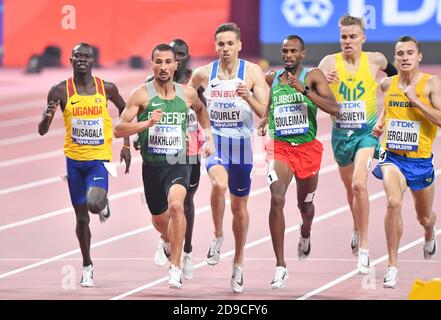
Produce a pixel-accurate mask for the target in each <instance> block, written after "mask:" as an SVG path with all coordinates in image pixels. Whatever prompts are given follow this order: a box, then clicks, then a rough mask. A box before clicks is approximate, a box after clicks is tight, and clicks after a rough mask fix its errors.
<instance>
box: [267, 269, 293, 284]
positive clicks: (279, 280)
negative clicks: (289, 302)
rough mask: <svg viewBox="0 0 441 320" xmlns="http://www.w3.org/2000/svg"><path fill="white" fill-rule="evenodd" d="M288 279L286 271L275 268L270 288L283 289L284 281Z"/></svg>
mask: <svg viewBox="0 0 441 320" xmlns="http://www.w3.org/2000/svg"><path fill="white" fill-rule="evenodd" d="M288 278H289V275H288V269H286V268H285V267H282V266H279V267H276V272H275V273H274V278H273V281H271V288H273V289H281V288H284V287H285V280H286V279H288Z"/></svg>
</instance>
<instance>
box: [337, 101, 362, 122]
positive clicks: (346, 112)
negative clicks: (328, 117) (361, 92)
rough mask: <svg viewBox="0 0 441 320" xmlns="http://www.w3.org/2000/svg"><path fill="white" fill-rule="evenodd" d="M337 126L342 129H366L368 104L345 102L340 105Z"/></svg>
mask: <svg viewBox="0 0 441 320" xmlns="http://www.w3.org/2000/svg"><path fill="white" fill-rule="evenodd" d="M338 107H339V111H338V114H337V115H336V116H335V126H336V127H337V128H340V129H364V128H366V127H367V122H366V103H365V102H364V101H345V102H339V103H338Z"/></svg>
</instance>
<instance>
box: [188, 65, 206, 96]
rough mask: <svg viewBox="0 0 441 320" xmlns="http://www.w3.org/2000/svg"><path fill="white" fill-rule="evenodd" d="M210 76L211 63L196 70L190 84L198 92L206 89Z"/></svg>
mask: <svg viewBox="0 0 441 320" xmlns="http://www.w3.org/2000/svg"><path fill="white" fill-rule="evenodd" d="M209 77H210V64H208V65H205V66H202V67H199V68H197V69H195V70H194V72H193V75H192V76H191V79H190V81H189V82H188V86H189V87H192V88H195V89H196V90H197V91H198V92H199V91H200V90H202V91H203V90H205V89H206V88H207V85H208V78H209Z"/></svg>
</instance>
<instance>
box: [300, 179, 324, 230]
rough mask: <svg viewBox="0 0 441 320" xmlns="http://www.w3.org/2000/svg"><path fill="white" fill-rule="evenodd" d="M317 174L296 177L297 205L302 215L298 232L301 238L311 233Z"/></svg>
mask: <svg viewBox="0 0 441 320" xmlns="http://www.w3.org/2000/svg"><path fill="white" fill-rule="evenodd" d="M318 176H319V175H318V174H315V175H313V176H311V177H309V178H306V179H300V178H297V177H296V183H297V207H298V208H299V209H300V213H301V215H302V220H303V224H302V228H301V230H300V234H301V235H302V237H303V238H309V236H310V233H311V226H312V221H313V219H314V214H315V208H314V203H313V200H314V196H315V191H316V190H317V185H318Z"/></svg>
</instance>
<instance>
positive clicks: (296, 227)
mask: <svg viewBox="0 0 441 320" xmlns="http://www.w3.org/2000/svg"><path fill="white" fill-rule="evenodd" d="M266 191H268V190H266ZM382 196H384V192H378V193H376V194H374V195H372V196H371V197H369V200H375V199H378V198H380V197H382ZM347 210H349V206H348V205H346V206H342V207H340V208H337V209H335V210H332V211H329V212H327V213H325V214H322V215H320V216H318V217H316V218H314V223H317V222H320V221H323V220H326V219H329V218H332V217H333V216H336V215H338V214H341V213H342V212H345V211H347ZM299 228H300V224H296V225H294V226H292V227H290V228H287V229H285V234H288V233H291V232H293V231H296V230H299ZM267 241H271V236H266V237H263V238H260V239H258V240H256V241H253V242H251V243H247V244H246V245H245V250H247V249H249V248H252V247H255V246H257V245H259V244H262V243H265V242H267ZM234 251H235V250H230V251H228V252H225V253H223V254H221V259H222V258H227V257H230V256H233V255H234ZM207 265H208V264H207V263H206V262H205V261H204V262H201V263H198V264H197V265H195V266H194V268H195V269H197V268H201V267H204V266H207ZM167 280H168V277H164V278H161V279H158V280H155V281H153V282H150V283H147V284H145V285H143V286H140V287H138V288H135V289H133V290H130V291H128V292H125V293H123V294H120V295H118V296H115V297H113V298H111V299H110V300H119V299H123V298H125V297H127V296H129V295H132V294H134V293H137V292H140V291H142V290H145V289H147V288H151V287H153V286H155V285H156V284H159V283H161V282H165V281H167Z"/></svg>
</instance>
